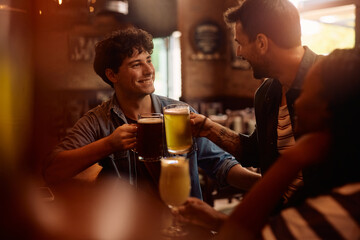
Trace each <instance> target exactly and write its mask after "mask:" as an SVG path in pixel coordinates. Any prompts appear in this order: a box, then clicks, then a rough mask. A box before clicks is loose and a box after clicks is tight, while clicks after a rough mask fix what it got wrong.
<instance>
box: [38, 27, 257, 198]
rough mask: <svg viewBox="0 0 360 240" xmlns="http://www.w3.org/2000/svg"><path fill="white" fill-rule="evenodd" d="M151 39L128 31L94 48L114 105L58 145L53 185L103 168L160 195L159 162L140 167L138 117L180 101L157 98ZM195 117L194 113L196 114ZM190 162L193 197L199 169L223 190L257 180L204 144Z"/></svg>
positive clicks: (89, 116) (48, 170)
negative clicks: (111, 88)
mask: <svg viewBox="0 0 360 240" xmlns="http://www.w3.org/2000/svg"><path fill="white" fill-rule="evenodd" d="M152 51H153V42H152V36H151V35H150V34H149V33H147V32H145V31H144V30H141V29H137V28H132V27H131V28H127V29H125V30H119V31H115V32H113V33H112V34H111V35H110V36H109V37H107V38H106V39H105V40H103V41H100V42H99V43H98V44H97V45H96V48H95V52H96V56H95V60H94V70H95V72H96V73H97V74H98V75H99V76H100V77H101V78H102V79H103V80H104V81H105V82H106V83H108V84H109V85H110V86H112V87H113V88H114V90H115V93H114V95H113V97H112V98H111V100H109V101H106V102H103V103H102V104H101V105H100V106H97V107H95V108H94V109H91V110H90V111H89V112H87V113H86V114H85V115H84V116H83V117H82V118H80V120H78V122H77V123H76V124H75V125H74V127H73V128H72V130H71V131H70V132H69V133H68V135H67V136H66V137H65V138H64V139H63V140H62V141H61V143H59V144H58V145H57V146H56V148H55V149H54V151H53V153H52V157H51V158H50V159H49V162H48V164H47V166H46V167H45V170H44V178H45V180H46V181H47V182H48V183H50V184H56V183H59V182H63V181H65V180H68V179H71V178H72V177H74V176H75V175H77V174H78V173H80V172H81V171H83V170H85V169H87V168H88V167H90V166H92V165H93V164H95V163H97V162H99V164H100V165H101V166H102V170H101V172H100V174H99V176H98V179H101V177H102V176H108V175H112V176H114V175H118V176H120V177H121V178H123V179H128V180H129V182H130V183H131V184H133V185H137V186H138V187H143V188H148V189H151V190H153V191H155V192H156V193H157V189H158V183H157V181H158V177H159V172H158V171H159V162H156V163H144V162H141V161H138V159H137V156H136V154H135V153H134V152H133V151H131V149H133V148H134V147H135V146H136V131H137V127H136V122H137V116H138V114H140V113H154V112H157V113H162V112H163V107H164V106H166V105H169V104H174V103H179V101H176V100H173V99H170V98H167V97H163V96H158V95H155V94H153V92H154V90H155V89H154V80H155V69H154V66H153V64H152V61H151V54H152ZM191 111H194V110H193V109H192V110H191ZM187 157H188V158H189V161H190V176H191V196H193V197H197V198H202V195H201V189H200V183H199V176H198V167H201V168H202V169H203V170H204V171H205V172H206V173H207V174H208V175H209V176H210V177H212V178H215V179H217V182H218V183H219V184H220V185H226V184H232V185H234V186H236V187H238V188H240V189H245V190H248V189H249V188H250V187H251V186H252V185H253V183H254V182H255V181H257V180H258V179H259V177H260V176H259V174H256V173H254V172H251V171H249V170H247V169H245V168H242V167H241V165H240V164H239V163H238V162H237V161H236V160H235V158H234V157H233V156H231V155H230V154H228V153H227V152H224V151H223V150H222V149H220V148H219V147H217V146H216V145H215V144H214V143H212V142H211V141H209V140H207V139H206V138H196V139H194V144H193V149H192V151H191V152H190V153H189V154H188V155H187Z"/></svg>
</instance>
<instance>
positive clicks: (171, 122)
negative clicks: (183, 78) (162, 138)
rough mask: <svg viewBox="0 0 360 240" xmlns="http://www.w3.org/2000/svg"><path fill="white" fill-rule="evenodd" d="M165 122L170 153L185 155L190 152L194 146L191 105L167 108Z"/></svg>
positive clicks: (175, 105) (173, 105)
mask: <svg viewBox="0 0 360 240" xmlns="http://www.w3.org/2000/svg"><path fill="white" fill-rule="evenodd" d="M164 121H165V134H166V143H167V147H168V151H169V153H173V154H184V153H187V152H189V151H190V149H191V146H192V144H193V142H192V136H191V125H190V108H189V105H186V104H171V105H168V106H165V107H164Z"/></svg>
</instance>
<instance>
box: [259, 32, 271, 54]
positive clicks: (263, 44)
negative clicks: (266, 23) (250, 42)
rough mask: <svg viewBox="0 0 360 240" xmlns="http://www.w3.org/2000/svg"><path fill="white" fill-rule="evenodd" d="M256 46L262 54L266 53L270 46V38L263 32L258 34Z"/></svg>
mask: <svg viewBox="0 0 360 240" xmlns="http://www.w3.org/2000/svg"><path fill="white" fill-rule="evenodd" d="M256 47H257V49H258V51H259V52H260V53H261V54H265V53H266V52H267V50H268V47H269V39H268V38H267V36H266V35H265V34H263V33H259V34H258V35H257V36H256Z"/></svg>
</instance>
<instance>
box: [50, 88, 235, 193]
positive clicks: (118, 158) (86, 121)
mask: <svg viewBox="0 0 360 240" xmlns="http://www.w3.org/2000/svg"><path fill="white" fill-rule="evenodd" d="M151 100H152V105H153V107H154V110H155V112H157V113H163V107H164V106H166V105H169V104H174V103H180V101H176V100H173V99H170V98H167V97H163V96H158V95H155V94H151ZM191 111H193V112H195V110H194V109H193V108H191ZM125 123H127V120H126V117H125V115H124V113H123V111H122V110H121V109H120V107H119V104H118V102H117V100H116V95H115V94H114V95H113V97H112V98H111V99H110V100H109V101H106V102H103V103H102V104H101V105H99V106H97V107H95V108H93V109H91V110H90V111H88V112H87V113H86V114H85V115H84V116H83V117H81V118H80V119H79V120H78V121H77V122H76V124H75V125H74V127H73V128H72V129H71V130H70V132H69V133H68V134H67V136H66V137H65V138H64V139H63V140H62V141H61V142H60V143H59V144H58V145H57V147H56V148H55V149H54V151H53V154H52V155H53V156H54V155H55V154H56V153H58V152H61V151H64V150H70V149H76V148H79V147H82V146H85V145H87V144H90V143H92V142H94V141H97V140H99V139H102V138H104V137H106V136H108V135H110V134H111V133H112V132H114V130H115V129H116V128H117V127H119V126H121V125H123V124H125ZM193 140H194V141H193V142H194V144H193V147H192V151H191V152H190V153H188V155H187V157H188V158H189V168H190V178H191V193H190V195H191V196H193V197H197V198H200V199H202V194H201V188H200V181H199V174H198V167H200V168H201V169H202V170H204V171H205V172H206V174H207V175H208V176H210V177H211V178H213V179H215V180H216V182H217V183H218V184H219V185H220V186H225V185H227V183H226V177H227V174H228V172H229V170H230V168H232V167H233V166H235V165H236V164H239V163H238V161H237V160H236V159H235V158H234V157H233V156H232V155H230V154H229V153H227V152H224V150H222V149H221V148H219V147H218V146H217V145H215V144H214V143H212V142H211V141H209V140H208V139H206V138H203V137H201V138H194V139H193ZM133 154H134V153H133V152H132V151H130V150H126V151H120V152H115V153H113V154H110V155H109V156H108V157H106V158H104V159H101V160H100V161H99V164H100V165H101V166H102V167H103V169H102V171H101V173H100V174H111V175H117V176H119V177H121V178H125V179H128V180H129V182H130V184H133V185H136V182H137V175H136V174H137V173H136V170H135V169H136V161H135V160H134V159H135V157H134V156H131V155H133Z"/></svg>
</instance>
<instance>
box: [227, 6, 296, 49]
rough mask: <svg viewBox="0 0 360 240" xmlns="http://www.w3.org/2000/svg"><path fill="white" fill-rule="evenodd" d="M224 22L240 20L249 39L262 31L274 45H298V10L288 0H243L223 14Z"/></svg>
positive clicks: (253, 38)
mask: <svg viewBox="0 0 360 240" xmlns="http://www.w3.org/2000/svg"><path fill="white" fill-rule="evenodd" d="M224 18H225V22H226V23H228V24H233V23H236V22H238V21H239V22H240V23H241V24H242V27H243V30H244V32H245V33H246V35H247V36H248V37H249V40H250V41H254V40H255V39H256V36H257V34H259V33H263V34H265V35H266V36H267V37H268V38H270V39H271V40H272V41H273V42H274V43H275V44H276V45H278V46H279V47H282V48H292V47H296V46H300V45H301V26H300V17H299V12H298V11H297V9H296V7H295V6H294V5H293V4H292V3H291V2H289V1H288V0H246V1H244V2H243V3H242V4H241V5H240V6H237V7H234V8H230V9H229V10H227V11H226V12H225V14H224Z"/></svg>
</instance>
